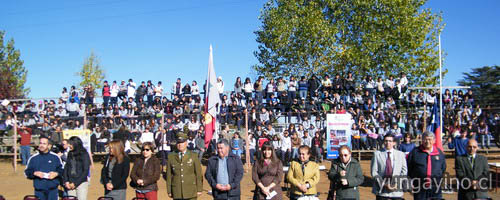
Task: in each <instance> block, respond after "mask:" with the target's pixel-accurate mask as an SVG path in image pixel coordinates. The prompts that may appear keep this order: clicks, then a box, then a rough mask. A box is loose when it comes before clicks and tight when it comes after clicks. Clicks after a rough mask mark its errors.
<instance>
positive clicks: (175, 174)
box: [166, 150, 203, 199]
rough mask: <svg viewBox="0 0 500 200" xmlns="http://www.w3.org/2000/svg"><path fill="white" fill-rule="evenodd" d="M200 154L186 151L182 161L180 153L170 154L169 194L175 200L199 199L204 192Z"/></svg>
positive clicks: (168, 164) (168, 167)
mask: <svg viewBox="0 0 500 200" xmlns="http://www.w3.org/2000/svg"><path fill="white" fill-rule="evenodd" d="M202 173H203V172H202V171H201V163H200V160H199V159H198V154H197V153H194V152H191V151H189V150H186V152H185V153H184V156H183V157H182V161H181V158H180V153H179V152H172V153H170V154H168V163H167V180H166V181H167V192H168V194H169V196H170V195H171V196H172V198H174V199H197V193H198V192H202V190H203V176H202Z"/></svg>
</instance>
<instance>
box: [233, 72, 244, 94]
mask: <svg viewBox="0 0 500 200" xmlns="http://www.w3.org/2000/svg"><path fill="white" fill-rule="evenodd" d="M242 92H243V83H241V77H239V76H238V77H237V78H236V81H235V82H234V93H235V94H241V93H242Z"/></svg>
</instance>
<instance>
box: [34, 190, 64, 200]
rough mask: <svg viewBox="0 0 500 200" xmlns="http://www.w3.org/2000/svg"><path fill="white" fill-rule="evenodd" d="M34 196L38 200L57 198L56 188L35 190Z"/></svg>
mask: <svg viewBox="0 0 500 200" xmlns="http://www.w3.org/2000/svg"><path fill="white" fill-rule="evenodd" d="M35 196H36V197H38V198H39V199H40V200H58V199H59V197H58V196H59V194H58V190H57V188H54V189H51V190H35Z"/></svg>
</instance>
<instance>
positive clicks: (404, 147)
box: [398, 134, 415, 155]
mask: <svg viewBox="0 0 500 200" xmlns="http://www.w3.org/2000/svg"><path fill="white" fill-rule="evenodd" d="M404 138H405V140H404V142H403V143H401V145H399V149H398V150H400V151H402V152H403V153H405V154H406V155H408V154H409V153H410V152H411V151H412V150H413V149H414V148H415V143H413V142H412V141H411V140H412V139H413V137H412V135H411V134H406V135H405V137H404Z"/></svg>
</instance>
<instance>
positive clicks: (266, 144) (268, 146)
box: [259, 141, 279, 165]
mask: <svg viewBox="0 0 500 200" xmlns="http://www.w3.org/2000/svg"><path fill="white" fill-rule="evenodd" d="M268 149H270V150H271V152H272V153H271V165H274V164H276V163H277V162H279V160H278V158H277V157H276V153H275V152H274V147H273V145H272V143H271V141H266V142H264V144H262V147H261V148H260V151H261V153H262V156H261V157H260V159H259V163H260V164H261V165H264V160H265V158H264V150H268Z"/></svg>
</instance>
